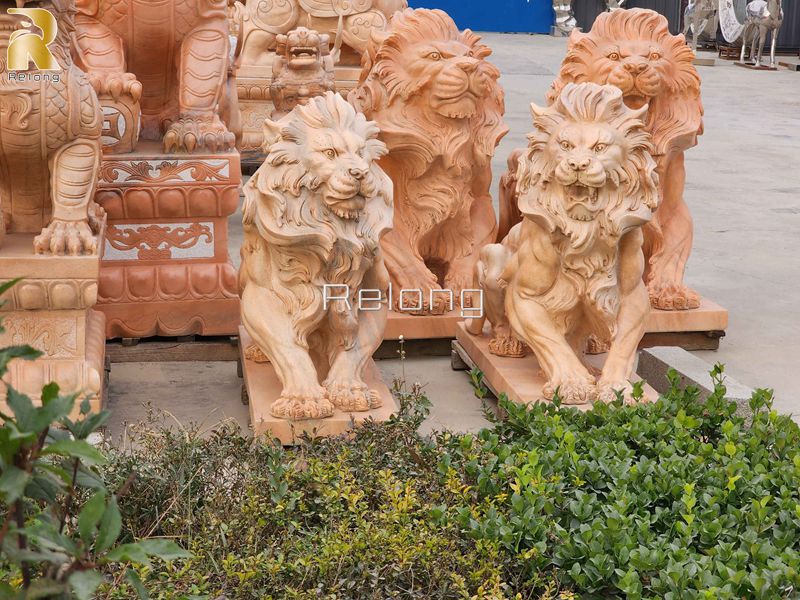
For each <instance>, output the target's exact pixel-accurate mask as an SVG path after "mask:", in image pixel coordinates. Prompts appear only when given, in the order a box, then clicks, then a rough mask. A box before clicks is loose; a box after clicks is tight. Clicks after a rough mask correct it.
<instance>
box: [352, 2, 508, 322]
mask: <svg viewBox="0 0 800 600" xmlns="http://www.w3.org/2000/svg"><path fill="white" fill-rule="evenodd" d="M489 54H491V50H490V49H489V48H488V47H486V46H484V45H483V44H481V43H480V38H479V37H478V36H477V35H475V34H474V33H472V32H471V31H469V30H466V31H463V32H459V30H458V28H457V27H456V25H455V23H454V22H453V20H452V19H451V18H450V17H449V16H448V15H447V14H446V13H444V12H442V11H441V10H425V9H417V10H412V9H407V10H405V11H403V12H398V13H396V14H395V16H394V17H393V18H392V21H391V23H390V24H389V29H388V30H386V31H385V32H379V31H373V34H372V38H371V41H370V44H369V45H368V46H367V50H366V54H365V56H364V59H363V61H362V70H361V77H360V80H359V84H358V86H357V87H356V88H355V89H354V90H352V91H351V92H350V94H349V96H348V99H349V100H350V102H352V103H353V104H354V105H355V106H356V107H357V108H359V109H360V110H362V111H364V113H365V114H366V115H367V117H368V118H370V119H374V120H375V121H376V122H377V123H378V126H379V127H380V129H381V134H380V139H381V140H383V141H384V142H386V145H387V146H388V147H389V154H388V155H387V156H385V157H384V158H383V159H382V160H381V163H380V164H381V167H382V168H383V169H384V170H385V171H386V172H387V173H388V174H389V176H390V177H391V178H392V182H393V183H394V197H395V218H394V230H393V231H392V232H391V233H389V234H388V235H387V236H386V237H385V238H384V240H383V249H384V252H385V253H386V265H387V267H388V269H389V274H390V276H391V278H392V284H393V286H394V287H395V288H399V289H413V290H422V293H423V297H424V306H422V307H420V308H421V309H422V310H420V311H418V312H423V313H424V312H433V313H440V312H443V311H444V309H445V305H446V297H445V295H444V294H432V293H431V291H432V290H437V289H441V288H442V287H444V288H445V289H447V290H451V291H452V292H453V294H454V296H456V297H458V296H459V295H460V292H461V291H462V290H463V289H467V288H469V287H470V286H471V284H472V269H473V267H474V265H475V260H476V259H477V257H478V251H479V250H480V248H482V247H483V246H484V245H486V244H488V243H490V242H493V241H494V240H495V237H496V232H497V219H496V217H495V213H494V208H493V207H492V198H491V195H490V193H489V186H490V184H491V181H492V173H491V160H492V155H493V154H494V150H495V147H496V146H497V144H498V143H499V141H500V139H501V138H502V137H503V136H504V135H505V134H506V133H507V132H508V128H507V127H506V126H505V124H504V123H503V112H504V105H503V91H502V89H501V88H500V86H499V85H498V83H497V79H498V77H499V75H500V72H499V71H498V70H497V68H496V67H495V66H493V65H491V64H490V63H489V62H487V61H486V60H485V59H486V57H487V56H489ZM431 296H435V297H436V299H435V300H434V302H433V306H431V305H430V300H431ZM395 297H396V298H399V297H400V295H399V294H397V293H396V294H395ZM415 302H416V299H415ZM409 312H410V311H409Z"/></svg>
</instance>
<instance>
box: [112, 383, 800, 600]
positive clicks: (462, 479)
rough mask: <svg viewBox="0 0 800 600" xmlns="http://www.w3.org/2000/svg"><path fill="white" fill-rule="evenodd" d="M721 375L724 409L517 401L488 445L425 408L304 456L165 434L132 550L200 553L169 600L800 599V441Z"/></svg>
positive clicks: (163, 572) (157, 584) (767, 404)
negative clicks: (735, 397) (146, 543)
mask: <svg viewBox="0 0 800 600" xmlns="http://www.w3.org/2000/svg"><path fill="white" fill-rule="evenodd" d="M714 376H715V377H716V378H717V380H718V385H717V389H716V392H715V394H714V395H712V396H711V397H710V398H709V399H708V400H707V401H706V402H705V403H701V402H699V401H698V392H697V391H696V390H692V389H687V390H682V389H679V387H678V385H677V381H674V382H673V386H672V389H671V390H670V391H669V392H668V393H667V394H665V395H664V396H663V397H662V398H661V399H660V400H659V401H658V402H657V403H654V404H649V405H647V404H643V405H639V406H632V407H631V406H622V405H621V404H618V405H610V406H608V405H598V406H596V407H595V408H594V409H593V410H592V411H589V412H585V413H584V412H580V411H577V410H574V409H567V408H559V407H558V406H552V405H544V404H542V405H537V406H535V407H533V408H530V409H527V408H524V407H519V406H516V405H513V404H510V403H504V404H503V407H504V409H505V410H506V411H507V413H508V415H507V418H506V419H504V420H502V421H498V422H494V423H493V425H492V427H490V428H487V429H485V430H483V431H481V432H480V433H479V434H477V435H455V434H452V433H446V432H445V433H441V434H438V435H436V436H434V437H433V438H424V437H422V436H420V435H419V434H418V433H417V428H418V426H419V424H420V423H421V420H422V419H423V418H424V412H425V404H426V400H425V399H424V398H422V397H421V396H420V395H419V394H418V393H417V394H414V393H412V394H408V395H406V396H405V397H404V400H403V411H402V414H401V415H400V416H399V417H398V418H396V419H394V420H392V421H390V422H389V423H386V424H382V425H376V424H371V425H367V426H365V427H362V428H360V429H359V430H358V431H357V432H355V433H354V434H352V435H351V436H349V437H346V438H339V439H328V440H316V441H310V442H309V443H307V444H306V445H304V446H302V447H300V448H297V449H293V450H283V449H280V448H277V447H275V446H271V445H265V444H258V443H257V444H253V443H252V442H251V441H250V440H248V439H246V438H244V437H241V436H240V435H238V434H237V433H236V432H234V431H232V430H229V429H228V430H221V431H218V432H215V433H214V434H212V435H211V436H210V437H206V438H202V437H199V436H197V435H194V434H191V433H188V432H180V433H169V432H166V431H159V432H152V431H151V432H149V433H146V434H144V435H143V437H140V438H139V439H138V443H139V444H140V445H139V446H138V448H137V449H136V450H134V451H131V452H129V453H126V454H119V455H116V456H114V457H113V471H112V479H113V478H114V477H116V479H117V481H122V480H123V479H125V478H126V477H127V476H128V474H129V472H130V471H131V470H135V471H136V472H137V473H138V475H137V479H136V481H135V482H134V484H133V486H132V487H131V489H130V491H129V492H128V494H127V495H126V496H125V497H124V498H122V499H121V500H120V506H121V510H122V512H123V515H124V523H125V525H126V527H127V529H128V531H129V532H130V534H131V535H132V536H137V537H138V536H153V535H157V536H167V537H171V538H175V539H177V540H179V542H180V543H181V545H182V546H183V547H185V548H187V549H188V550H189V551H190V552H191V553H192V554H193V558H191V559H188V560H181V561H175V562H173V563H158V564H156V566H154V567H153V568H150V569H141V570H140V576H141V577H142V579H143V581H144V582H145V584H146V585H147V586H148V588H149V589H150V590H151V593H152V595H153V596H154V597H158V598H181V597H191V596H206V597H209V598H216V597H218V596H219V595H225V596H226V597H228V598H236V599H240V598H241V599H245V598H320V597H323V598H571V597H585V598H614V597H621V598H667V599H670V598H673V599H677V598H714V599H722V598H769V599H775V598H793V597H798V591H797V590H798V589H800V574H798V569H799V568H800V554H799V553H798V552H799V550H800V454H799V453H798V449H799V448H800V445H799V442H800V435H799V432H798V427H797V425H796V424H794V423H793V422H792V421H791V420H790V419H789V418H787V417H784V416H779V415H778V414H777V413H776V412H775V411H774V410H772V407H771V394H770V393H769V392H766V391H760V392H757V393H756V394H755V395H754V397H753V398H752V400H751V402H750V405H751V409H752V411H753V413H754V417H753V420H752V424H748V423H746V422H745V421H744V420H743V419H742V418H740V417H738V416H736V414H735V405H734V404H733V403H731V402H728V401H726V400H724V387H723V385H722V383H721V369H717V370H716V371H715V372H714ZM469 401H470V400H468V399H465V402H469ZM127 594H128V591H127V590H126V589H125V588H124V587H119V588H118V589H117V590H116V591H115V592H113V593H110V596H111V597H125V596H126V595H127Z"/></svg>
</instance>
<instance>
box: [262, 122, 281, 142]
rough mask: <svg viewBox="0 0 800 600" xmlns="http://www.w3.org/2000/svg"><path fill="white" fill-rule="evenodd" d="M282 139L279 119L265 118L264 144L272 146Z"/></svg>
mask: <svg viewBox="0 0 800 600" xmlns="http://www.w3.org/2000/svg"><path fill="white" fill-rule="evenodd" d="M280 139H281V126H280V123H278V122H277V121H273V120H272V119H264V146H271V145H272V144H274V143H275V142H277V141H278V140H280Z"/></svg>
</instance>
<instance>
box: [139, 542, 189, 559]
mask: <svg viewBox="0 0 800 600" xmlns="http://www.w3.org/2000/svg"><path fill="white" fill-rule="evenodd" d="M138 545H139V546H141V547H142V549H144V551H145V552H146V553H147V554H148V555H149V556H155V557H157V558H160V559H161V560H176V559H178V558H191V557H192V554H191V553H190V552H187V551H186V550H184V549H183V548H181V547H180V546H179V545H178V544H176V543H175V542H173V541H171V540H161V539H148V540H142V541H141V542H139V544H138Z"/></svg>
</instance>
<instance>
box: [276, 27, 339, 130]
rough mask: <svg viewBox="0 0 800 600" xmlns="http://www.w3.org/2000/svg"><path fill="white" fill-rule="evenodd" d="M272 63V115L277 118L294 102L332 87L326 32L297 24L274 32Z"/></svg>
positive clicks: (305, 99)
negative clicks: (284, 32)
mask: <svg viewBox="0 0 800 600" xmlns="http://www.w3.org/2000/svg"><path fill="white" fill-rule="evenodd" d="M277 39H278V47H277V50H276V52H275V60H274V61H273V63H272V82H271V83H270V86H269V93H270V96H271V97H272V105H273V107H274V109H273V111H272V119H273V120H275V119H280V118H281V117H283V116H284V115H286V114H287V113H288V112H289V111H290V110H292V109H293V108H294V107H295V106H297V105H298V104H307V103H308V100H309V99H310V98H313V97H314V96H321V95H322V94H324V93H325V92H332V91H334V87H335V86H334V81H333V58H332V57H331V54H330V48H329V47H328V36H327V35H323V34H320V33H319V32H317V31H314V30H312V29H306V28H305V27H298V28H297V29H293V30H292V31H290V32H289V33H287V34H286V35H279V36H278V38H277Z"/></svg>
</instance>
